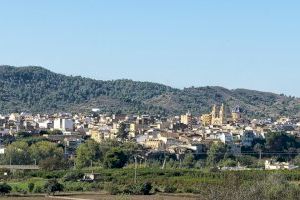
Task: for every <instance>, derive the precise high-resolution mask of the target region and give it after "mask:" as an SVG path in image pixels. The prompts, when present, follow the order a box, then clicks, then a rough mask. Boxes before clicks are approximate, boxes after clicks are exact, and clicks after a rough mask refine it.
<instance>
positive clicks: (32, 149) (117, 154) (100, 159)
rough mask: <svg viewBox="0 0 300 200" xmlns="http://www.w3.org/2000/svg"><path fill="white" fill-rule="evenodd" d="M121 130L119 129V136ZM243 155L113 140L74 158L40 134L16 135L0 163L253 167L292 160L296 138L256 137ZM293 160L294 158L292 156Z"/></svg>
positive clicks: (224, 149) (88, 146)
mask: <svg viewBox="0 0 300 200" xmlns="http://www.w3.org/2000/svg"><path fill="white" fill-rule="evenodd" d="M124 132H125V131H124V130H123V131H120V134H119V135H120V137H122V136H123V133H124ZM248 152H250V155H249V156H247V155H243V156H238V157H235V156H234V155H233V154H232V151H231V149H230V146H226V145H224V144H222V143H217V144H212V145H211V146H210V148H209V150H208V151H207V153H206V154H205V155H197V154H192V153H187V154H185V155H184V156H180V158H179V159H178V156H176V155H175V154H167V153H164V152H154V153H153V152H152V153H149V152H147V150H145V149H144V148H143V147H142V146H141V145H138V144H137V143H135V142H131V141H127V142H119V141H117V140H111V141H105V142H103V143H101V144H98V143H96V142H95V141H93V140H86V141H85V143H83V144H81V145H80V146H79V147H78V148H77V149H76V152H75V155H76V156H75V159H74V160H70V159H66V158H65V155H64V146H63V145H62V144H56V143H53V142H50V141H46V140H44V139H42V138H41V137H36V138H30V137H29V138H28V137H20V138H18V139H17V141H15V142H12V143H11V144H10V145H8V147H7V149H6V152H5V154H4V156H3V158H1V161H0V163H1V164H13V165H29V164H31V165H32V164H37V165H39V166H40V167H41V168H43V169H48V170H55V169H62V168H66V167H70V166H73V165H75V166H76V167H77V168H84V167H91V166H102V167H105V168H122V167H124V166H125V165H127V164H129V163H134V161H135V157H138V158H139V161H142V160H143V162H146V160H147V163H148V165H151V164H154V165H156V166H158V165H160V166H162V165H165V164H163V163H165V162H167V165H168V166H170V167H174V168H177V167H184V168H193V167H198V168H200V167H214V166H235V165H237V163H240V164H242V165H245V166H253V167H257V166H258V165H259V163H258V158H259V157H260V156H259V155H260V154H261V155H262V157H268V158H274V157H275V158H276V159H277V160H282V161H286V160H292V159H294V158H295V157H296V155H297V154H298V152H300V141H299V139H298V138H296V137H294V136H292V135H289V134H286V133H269V134H266V139H256V140H255V141H254V142H253V144H252V147H249V148H243V149H242V153H245V154H247V153H248ZM295 160H298V157H296V159H295Z"/></svg>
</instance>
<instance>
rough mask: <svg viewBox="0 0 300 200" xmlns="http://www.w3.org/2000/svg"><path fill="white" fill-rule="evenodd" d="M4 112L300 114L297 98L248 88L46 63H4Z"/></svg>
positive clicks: (0, 81)
mask: <svg viewBox="0 0 300 200" xmlns="http://www.w3.org/2000/svg"><path fill="white" fill-rule="evenodd" d="M0 86H1V87H0V113H9V112H21V111H28V112H34V113H36V112H57V111H68V112H77V111H81V112H85V111H89V110H90V109H91V108H93V107H97V108H100V109H101V110H102V111H103V112H128V113H151V114H181V113H184V112H186V111H187V110H190V111H191V112H193V113H194V114H201V113H205V112H208V111H209V110H210V108H211V106H212V104H220V103H222V102H224V103H226V105H227V108H233V107H235V106H237V105H238V106H240V107H241V108H242V109H243V110H244V112H245V113H246V114H247V115H248V116H277V115H298V116H299V115H300V106H299V105H300V104H299V103H300V100H299V99H298V98H294V97H287V96H284V95H277V94H273V93H267V92H259V91H252V90H246V89H236V90H228V89H225V88H222V87H198V88H196V87H191V88H185V89H183V90H180V89H175V88H171V87H168V86H165V85H162V84H156V83H150V82H136V81H132V80H115V81H100V80H93V79H89V78H83V77H79V76H76V77H73V76H65V75H61V74H57V73H53V72H51V71H49V70H47V69H44V68H42V67H35V66H30V67H12V66H0Z"/></svg>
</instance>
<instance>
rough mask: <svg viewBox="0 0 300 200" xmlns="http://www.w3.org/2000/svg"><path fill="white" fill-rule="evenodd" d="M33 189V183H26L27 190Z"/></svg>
mask: <svg viewBox="0 0 300 200" xmlns="http://www.w3.org/2000/svg"><path fill="white" fill-rule="evenodd" d="M33 189H34V183H28V192H30V193H31V192H32V191H33Z"/></svg>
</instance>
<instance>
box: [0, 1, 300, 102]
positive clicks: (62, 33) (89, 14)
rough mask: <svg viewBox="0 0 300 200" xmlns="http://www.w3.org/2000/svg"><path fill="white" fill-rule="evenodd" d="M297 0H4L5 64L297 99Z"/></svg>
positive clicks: (0, 59)
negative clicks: (269, 92)
mask: <svg viewBox="0 0 300 200" xmlns="http://www.w3.org/2000/svg"><path fill="white" fill-rule="evenodd" d="M299 10H300V1H296V0H295V1H292V0H288V1H276V0H263V1H262V0H251V1H241V0H236V1H234V0H228V1H224V0H219V1H217V0H194V1H192V0H186V1H185V0H180V1H179V0H178V1H177V0H143V1H141V0H136V1H133V0H118V1H117V0H105V1H104V0H103V1H101V0H81V1H79V0H63V1H61V0H44V1H40V0H36V1H33V0H26V1H23V0H19V1H16V0H1V1H0V27H1V31H0V64H9V65H15V66H24V65H39V66H44V67H46V68H48V69H50V70H52V71H55V72H59V73H64V74H67V75H71V74H72V75H82V76H87V77H92V78H96V79H103V80H111V79H119V78H129V79H133V80H141V81H153V82H159V83H164V84H167V85H170V86H174V87H178V88H183V87H189V86H192V85H193V86H206V85H218V86H223V87H227V88H232V89H233V88H248V89H256V90H263V91H272V92H277V93H285V94H288V95H295V96H298V97H300V88H299V85H300V81H299V75H300V12H299Z"/></svg>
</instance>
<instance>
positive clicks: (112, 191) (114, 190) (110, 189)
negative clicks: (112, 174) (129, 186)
mask: <svg viewBox="0 0 300 200" xmlns="http://www.w3.org/2000/svg"><path fill="white" fill-rule="evenodd" d="M104 190H105V191H106V192H108V193H109V194H110V195H117V194H119V193H120V189H119V188H118V186H116V185H114V184H113V183H107V184H105V185H104Z"/></svg>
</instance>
